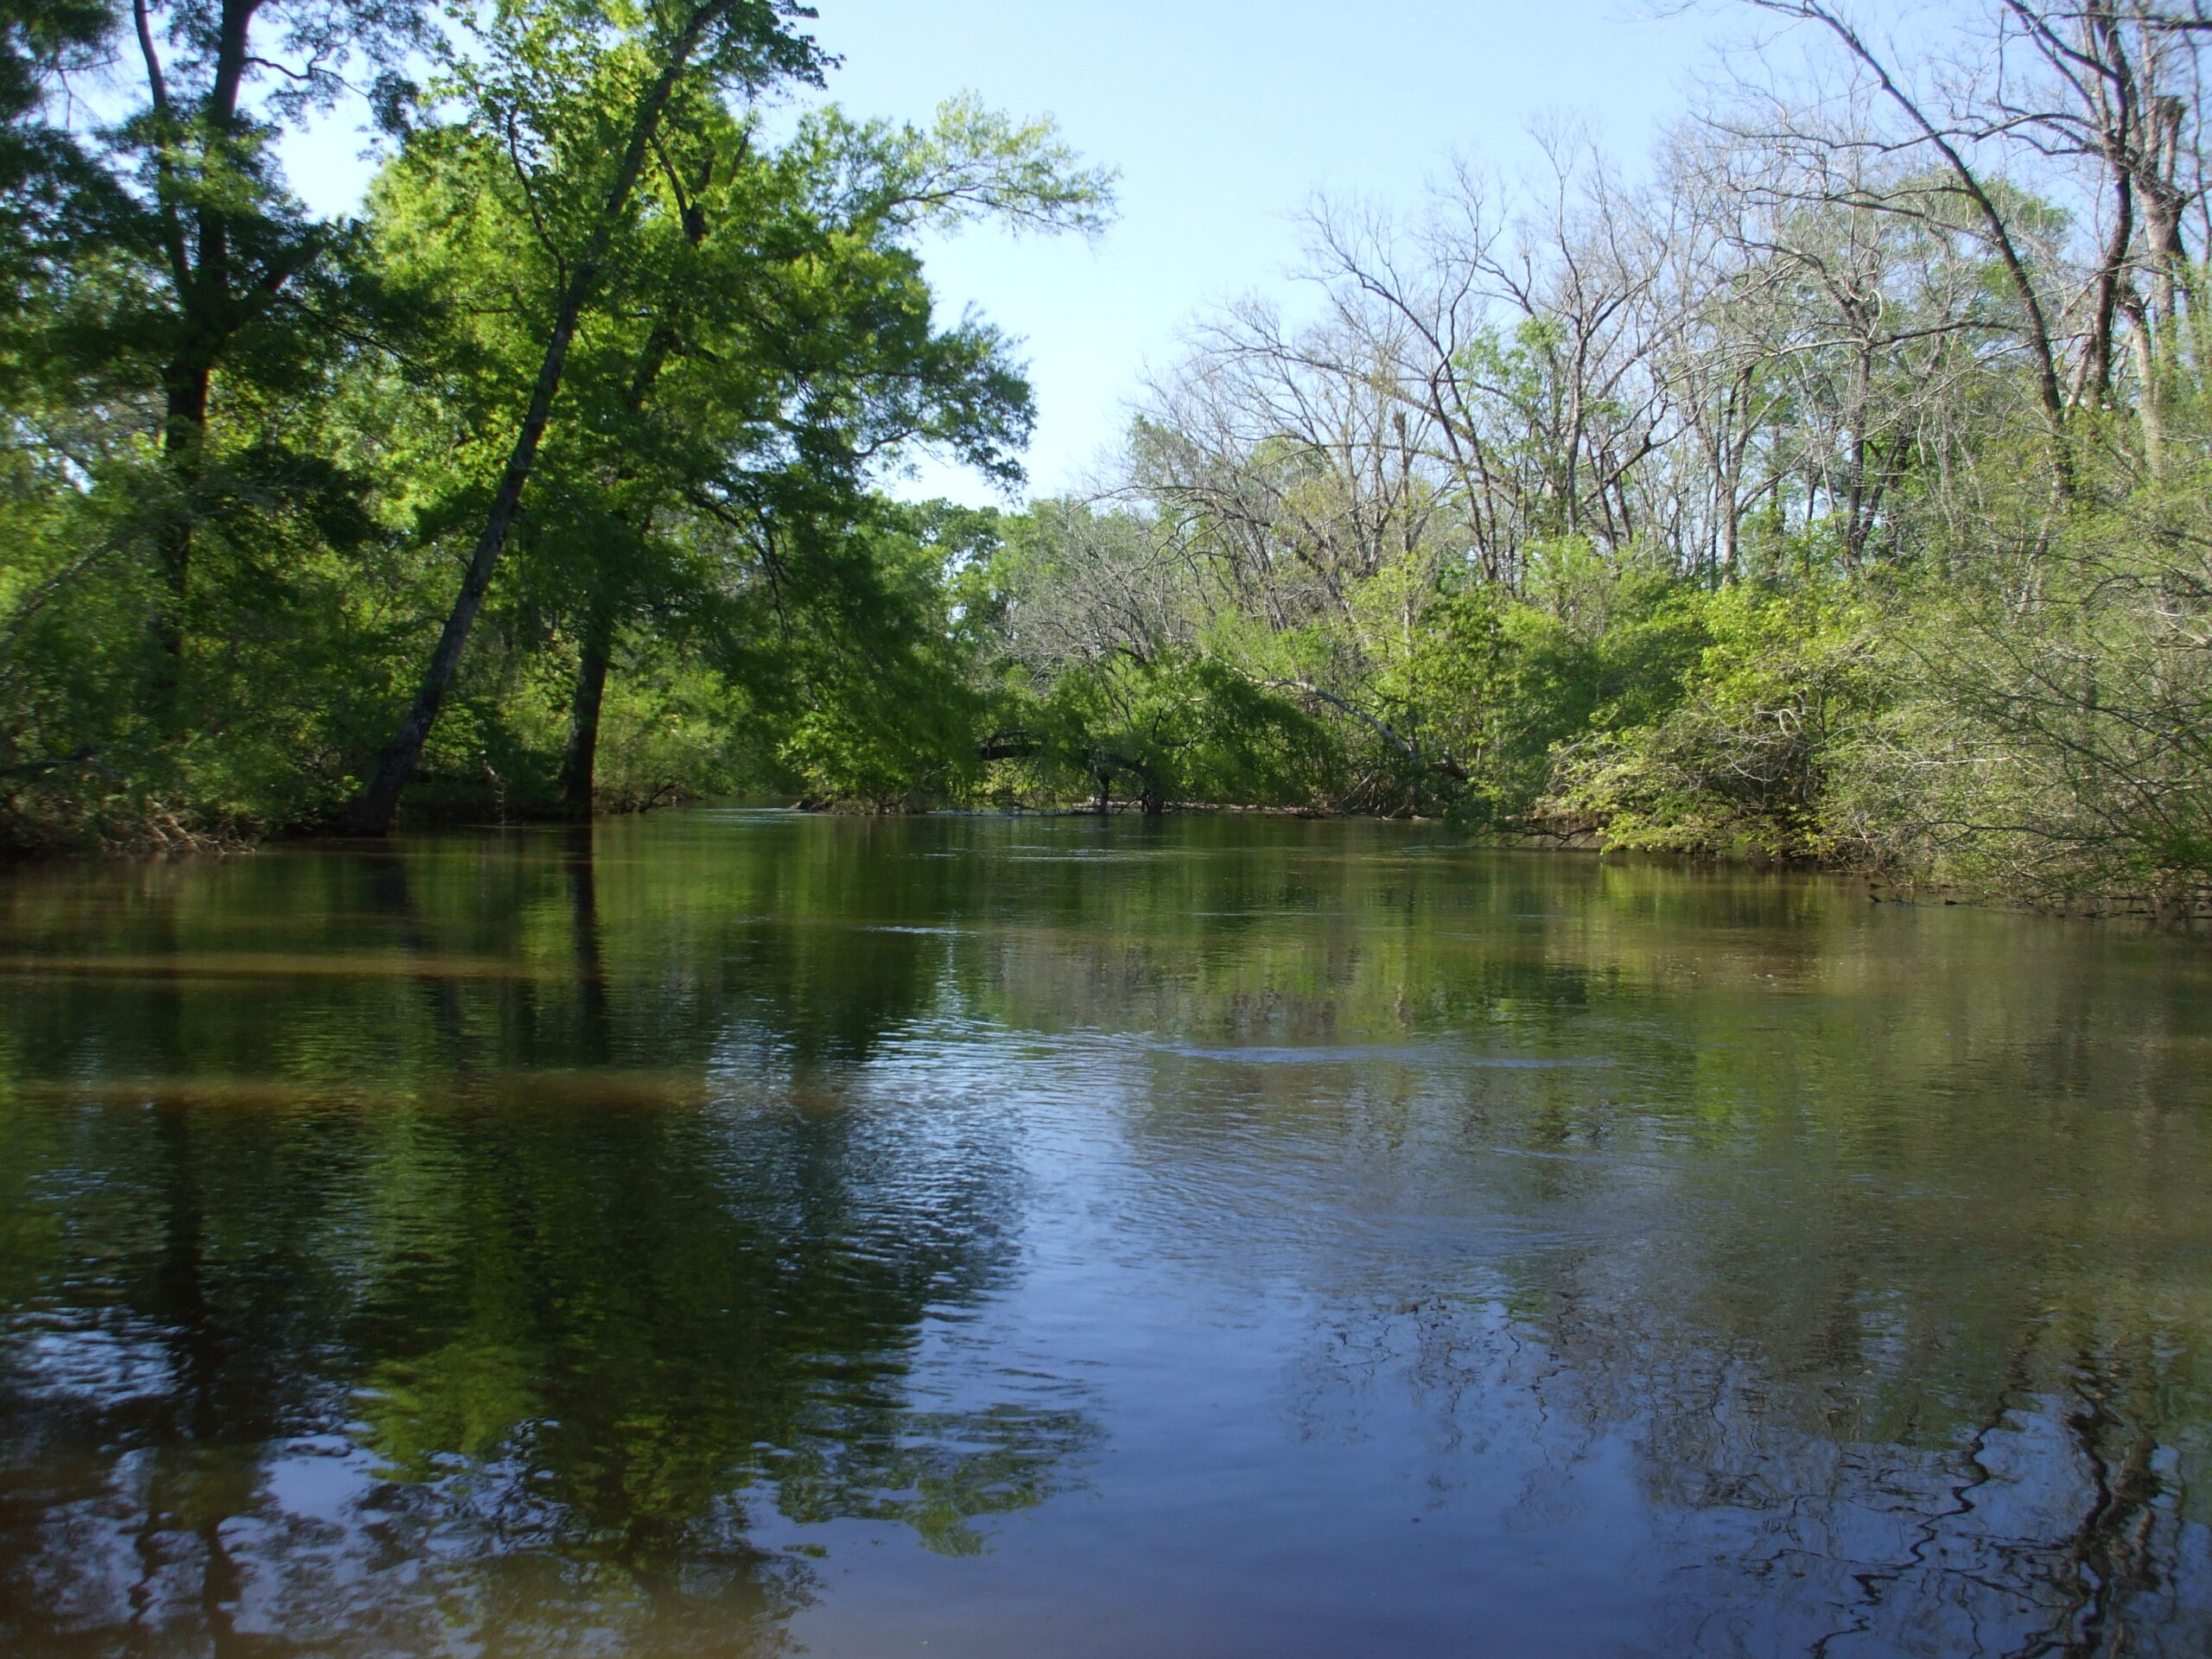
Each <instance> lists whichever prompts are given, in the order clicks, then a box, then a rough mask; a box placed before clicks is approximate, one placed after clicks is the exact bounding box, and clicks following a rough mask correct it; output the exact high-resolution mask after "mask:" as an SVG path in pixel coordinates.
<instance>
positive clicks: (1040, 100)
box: [293, 0, 1712, 502]
mask: <svg viewBox="0 0 2212 1659" xmlns="http://www.w3.org/2000/svg"><path fill="white" fill-rule="evenodd" d="M817 6H818V9H819V10H820V13H821V17H820V21H819V22H818V23H817V25H816V26H815V32H816V33H817V35H818V37H819V38H820V39H821V41H823V44H824V45H825V46H826V47H828V48H829V49H830V50H831V51H833V52H836V53H837V54H839V55H840V56H842V59H843V60H844V61H843V65H842V67H841V68H839V69H838V70H836V72H835V73H833V74H832V76H831V77H830V83H829V96H830V97H832V98H834V99H836V100H837V101H838V102H840V103H842V104H843V105H845V106H846V107H847V108H849V109H850V110H851V111H854V112H855V114H860V115H880V116H890V117H896V118H906V119H912V120H915V121H921V120H925V119H926V118H928V116H929V114H930V112H931V111H932V110H933V109H934V108H935V107H936V105H937V104H938V101H939V100H940V99H944V98H945V97H947V96H949V95H950V94H951V93H954V92H962V91H973V92H978V93H980V94H982V97H983V99H985V100H986V101H987V102H988V103H990V104H992V105H996V106H998V107H1000V108H1002V109H1005V110H1007V111H1009V112H1011V113H1014V114H1018V115H1031V114H1038V113H1050V114H1052V116H1054V117H1055V118H1058V121H1059V123H1060V125H1061V127H1062V129H1063V130H1064V131H1065V134H1066V136H1067V137H1068V138H1069V140H1070V141H1071V143H1074V144H1075V145H1076V146H1077V148H1078V149H1080V150H1081V151H1082V152H1083V153H1084V156H1085V157H1086V158H1089V159H1091V160H1095V161H1096V162H1103V163H1106V164H1109V165H1111V166H1114V167H1118V168H1120V169H1121V171H1122V183H1121V214H1120V219H1119V221H1118V222H1117V223H1116V225H1115V226H1113V227H1112V228H1111V229H1110V230H1109V231H1107V232H1105V233H1104V235H1103V236H1102V237H1101V238H1099V239H1098V240H1097V241H1096V244H1094V245H1085V244H1084V243H1083V242H1082V241H1081V240H1080V239H1066V240H1060V241H1052V240H1029V241H1016V240H1014V239H1013V238H1009V237H1007V236H1006V235H1003V234H1001V233H997V232H989V231H982V230H970V231H969V232H965V233H963V235H962V236H960V237H959V238H957V239H955V240H952V241H950V243H946V244H941V245H940V244H932V245H931V246H930V247H929V249H928V250H927V253H928V267H929V270H930V272H931V277H932V279H933V281H934V282H935V283H936V286H937V288H938V293H939V295H940V296H941V300H942V302H943V304H944V307H945V308H947V311H948V313H949V314H950V315H957V314H958V312H959V311H960V310H961V308H963V306H966V305H969V304H972V305H974V306H976V308H978V309H979V310H981V311H982V313H983V314H984V315H986V316H987V317H988V318H989V319H990V320H991V321H994V322H996V323H998V324H999V325H1000V326H1001V327H1004V328H1006V329H1007V330H1008V331H1009V332H1011V333H1012V334H1016V335H1018V336H1020V338H1021V340H1022V342H1023V343H1022V354H1023V355H1024V356H1025V357H1026V359H1027V361H1028V364H1029V368H1030V376H1031V379H1032V382H1033V385H1034V386H1035V388H1036V394H1037V402H1038V409H1039V425H1038V431H1037V438H1036V442H1035V444H1034V446H1033V448H1032V449H1031V451H1030V454H1029V458H1028V466H1029V473H1030V480H1031V486H1032V489H1033V491H1034V492H1035V493H1051V492H1052V491H1054V490H1058V489H1060V488H1063V487H1065V486H1068V485H1070V484H1071V482H1073V481H1075V480H1077V479H1078V478H1079V477H1080V475H1081V474H1082V473H1083V472H1084V468H1085V467H1086V466H1087V465H1088V464H1089V463H1090V461H1092V459H1093V458H1094V457H1095V456H1096V454H1098V453H1099V452H1100V451H1101V450H1102V449H1103V448H1106V447H1108V446H1110V445H1111V444H1112V443H1113V442H1114V441H1115V440H1116V438H1117V437H1118V435H1120V434H1121V432H1122V430H1123V429H1125V428H1126V425H1127V423H1128V402H1129V399H1130V398H1131V397H1132V396H1133V395H1134V394H1135V380H1136V376H1137V374H1138V372H1139V371H1140V370H1141V366H1142V365H1143V364H1144V362H1145V361H1146V359H1148V358H1149V359H1155V360H1157V359H1164V358H1166V357H1169V356H1171V355H1172V354H1173V349H1174V341H1175V338H1176V334H1177V331H1178V330H1179V328H1180V327H1182V326H1183V325H1184V324H1185V322H1186V321H1188V320H1189V319H1190V318H1191V317H1192V316H1193V315H1196V314H1198V312H1200V311H1202V310H1203V309H1204V308H1206V307H1207V306H1209V305H1211V304H1214V303H1217V302H1220V301H1222V300H1224V299H1225V298H1229V297H1231V296H1236V295H1239V294H1243V293H1250V292H1254V291H1261V292H1270V293H1282V292H1285V291H1286V285H1285V283H1284V281H1283V272H1284V271H1285V270H1286V268H1287V267H1288V266H1290V265H1291V264H1294V262H1295V260H1296V257H1297V253H1298V244H1299V232H1298V228H1297V226H1296V225H1295V224H1294V222H1293V220H1294V215H1295V214H1296V213H1297V211H1298V209H1299V207H1300V204H1301V203H1303V202H1304V201H1305V200H1306V199H1307V198H1308V197H1309V196H1310V195H1311V194H1313V192H1314V191H1316V190H1319V189H1325V190H1328V191H1330V192H1332V193H1359V194H1364V195H1368V196H1370V197H1374V198H1377V199H1380V200H1386V201H1407V202H1410V201H1412V200H1414V199H1415V198H1416V197H1417V196H1418V194H1419V193H1420V191H1421V185H1422V182H1423V181H1424V180H1425V179H1426V178H1427V176H1429V175H1431V174H1433V173H1434V172H1435V171H1437V170H1438V168H1439V167H1440V164H1441V163H1442V162H1444V161H1445V160H1446V158H1447V156H1449V155H1450V154H1451V153H1452V151H1454V150H1458V151H1461V152H1465V153H1467V154H1470V155H1471V156H1474V157H1476V158H1477V159H1478V160H1480V161H1483V162H1486V163H1490V164H1491V165H1495V166H1497V167H1500V168H1503V169H1505V170H1508V171H1510V170H1512V169H1514V168H1517V167H1519V166H1521V165H1522V164H1523V163H1524V162H1525V160H1526V158H1527V156H1528V154H1529V141H1528V139H1527V137H1526V129H1527V126H1528V124H1529V121H1530V120H1531V119H1533V118H1541V117H1546V116H1557V115H1565V116H1569V117H1573V118H1580V119H1582V120H1585V121H1586V122H1587V123H1589V124H1591V125H1592V127H1593V128H1594V129H1595V130H1597V131H1598V133H1599V135H1600V137H1602V138H1603V139H1604V141H1605V143H1606V144H1607V147H1608V148H1609V149H1611V150H1613V151H1614V152H1615V153H1616V154H1617V155H1618V156H1620V157H1621V158H1622V159H1623V160H1624V161H1627V162H1634V161H1636V160H1637V159H1640V157H1641V156H1642V155H1643V153H1644V152H1645V151H1646V150H1647V149H1648V148H1649V143H1650V140H1651V138H1652V137H1653V135H1654V134H1655V132H1656V129H1657V128H1658V126H1659V125H1660V124H1662V123H1663V122H1664V121H1666V120H1667V119H1669V118H1671V117H1672V116H1674V115H1675V114H1676V113H1678V112H1680V111H1681V110H1682V109H1683V108H1684V106H1685V105H1686V103H1687V102H1688V90H1687V87H1688V79H1689V77H1690V75H1691V74H1692V73H1694V71H1695V70H1696V69H1697V68H1699V67H1701V66H1703V65H1705V64H1707V62H1709V56H1708V50H1709V48H1708V47H1707V40H1708V38H1709V35H1710V32H1711V29H1712V25H1711V22H1710V21H1709V20H1701V19H1700V16H1697V15H1692V16H1678V17H1674V18H1664V17H1661V18H1656V19H1649V20H1646V19H1643V18H1639V17H1638V16H1637V7H1636V5H1635V0H1548V3H1533V4H1515V3H1510V0H1365V3H1358V4H1343V3H1338V4H1333V5H1324V4H1319V3H1316V0H1182V3H1172V0H1118V3H1112V4H1097V3H1089V4H1073V3H1066V0H931V3H926V4H924V3H917V0H817ZM1708 19H1709V15H1708ZM355 147H356V146H355V145H354V144H353V142H352V141H351V140H350V139H347V138H341V137H340V136H339V135H335V134H327V135H321V136H319V139H318V141H315V142H310V143H305V144H302V145H300V146H298V147H297V149H296V154H295V156H294V157H293V168H294V177H295V181H296V183H297V184H298V185H299V187H300V188H302V193H303V194H306V195H307V196H308V200H310V201H311V202H312V203H314V205H315V206H316V207H321V208H324V209H326V210H336V209H340V208H343V207H348V206H351V205H352V201H353V200H354V199H356V198H357V197H358V194H359V188H360V186H361V183H362V181H363V180H364V178H365V171H364V169H363V168H361V167H360V166H359V164H357V163H354V162H353V161H352V150H353V149H354V148H355ZM916 489H919V490H920V491H921V492H922V493H943V494H950V495H955V496H957V497H960V498H962V499H969V500H972V501H979V502H980V501H984V500H989V499H994V498H993V496H992V495H991V493H990V492H989V491H988V489H987V488H986V487H985V486H982V485H981V484H980V483H978V482H976V481H975V480H972V479H969V478H967V477H964V476H963V475H962V474H957V473H954V472H951V471H950V470H945V469H939V468H935V467H931V468H929V469H927V470H926V471H925V474H924V476H923V477H922V478H921V479H920V480H918V481H917V483H916V484H912V485H909V486H906V488H905V489H903V490H902V491H901V493H912V492H913V491H915V490H916Z"/></svg>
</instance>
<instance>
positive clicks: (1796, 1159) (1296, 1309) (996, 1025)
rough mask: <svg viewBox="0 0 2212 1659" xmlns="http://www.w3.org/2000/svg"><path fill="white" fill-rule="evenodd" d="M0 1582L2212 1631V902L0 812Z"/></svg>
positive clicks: (695, 1614) (1793, 1625) (1170, 1612)
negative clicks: (1922, 902) (187, 843)
mask: <svg viewBox="0 0 2212 1659" xmlns="http://www.w3.org/2000/svg"><path fill="white" fill-rule="evenodd" d="M0 986H4V992H3V993H0V1321H3V1323H0V1650H4V1651H6V1652H8V1653H11V1654H22V1655H26V1656H37V1659H44V1656H105V1655H125V1654H128V1655H224V1656H232V1655H236V1656H257V1659H259V1656H270V1659H277V1656H290V1655H295V1654H300V1655H305V1654H315V1655H330V1656H339V1659H351V1656H370V1655H378V1656H383V1655H447V1654H451V1655H484V1656H522V1655H546V1656H569V1655H576V1656H584V1655H609V1656H613V1655H622V1656H628V1655H637V1656H645V1659H662V1656H671V1659H672V1656H676V1655H685V1656H693V1655H699V1656H732V1659H735V1656H752V1655H772V1654H783V1653H798V1652H805V1653H810V1654H815V1655H821V1656H833V1659H876V1656H887V1655H899V1654H924V1653H927V1654H932V1655H935V1654H945V1655H963V1656H982V1659H992V1656H1035V1655H1051V1656H1072V1659H1085V1656H1126V1655H1144V1656H1192V1659H1201V1656H1203V1659H1217V1656H1248V1655H1249V1656H1263V1655H1264V1656H1269V1659H1275V1656H1306V1655H1312V1656H1341V1655H1351V1654H1358V1655H1362V1656H1423V1659H1427V1656H1439V1655H1458V1654H1470V1655H1485V1654H1494V1655H1498V1656H1515V1659H1522V1656H1538V1655H1541V1656H1577V1655H1605V1656H1629V1655H1651V1656H1669V1659H1679V1656H1689V1655H1696V1656H1707V1655H1745V1656H1760V1659H1766V1656H1779V1655H1796V1654H1819V1655H1827V1656H1835V1659H1846V1656H1874V1655H1891V1654H1929V1655H1939V1654H1940V1655H1954V1654H1991V1655H2015V1656H2023V1659H2025V1656H2037V1655H2055V1654H2099V1655H2114V1656H2117V1655H2122V1654H2125V1655H2130V1656H2135V1655H2186V1656H2190V1659H2202V1656H2203V1655H2205V1654H2206V1653H2207V1652H2209V1651H2212V1456H2209V1455H2208V1453H2212V995H2208V993H2212V948H2208V946H2207V945H2206V944H2205V943H2204V942H2203V941H2202V940H2197V941H2194V942H2192V941H2190V940H2187V939H2178V938H2160V937H2155V936H2151V935H2147V934H2143V933H2133V932H2128V931H2121V930H2120V929H2118V928H2113V927H2099V926H2094V925H2082V924H2076V923H2065V922H2058V921H2051V920H2044V919H2037V918H2026V917H2018V916H2010V915H2003V914H1995V913H1990V912H1979V911H1973V910H1967V909H1946V908H1942V907H1936V908H1903V907H1897V906H1874V905H1870V904H1869V903H1868V902H1867V901H1866V896H1865V893H1864V892H1863V891H1862V890H1861V889H1859V888H1857V887H1852V886H1849V885H1847V884H1843V883H1834V882H1826V881H1821V880H1808V879H1803V878H1796V877H1785V876H1778V875H1759V874H1743V873H1736V874H1697V873H1684V872H1681V871H1674V870H1666V869H1660V868H1637V867H1617V866H1611V865H1605V866H1601V865H1600V864H1599V863H1598V862H1597V861H1594V860H1589V859H1585V858H1576V857H1570V856H1559V857H1549V856H1540V855H1518V854H1501V853H1486V852H1481V851H1475V850H1470V849H1465V848H1460V847H1457V846H1454V845H1452V844H1449V843H1447V842H1445V841H1443V840H1442V839H1441V838H1440V837H1439V836H1437V835H1436V834H1434V833H1433V832H1432V831H1427V830H1424V829H1421V828H1420V827H1418V826H1405V825H1393V824H1361V823H1352V824H1343V823H1295V822H1286V821H1276V820H1268V821H1258V820H1224V819H1203V820H1179V821H1170V822H1167V823H1150V824H1147V823H1134V822H1117V823H1111V824H1101V823H1096V822H1090V821H1081V820H1051V821H1041V822H1039V821H1014V820H988V819H932V820H921V821H913V822H903V823H902V822H892V823H870V822H861V821H851V820H829V819H806V818H798V817H790V816H785V815H780V814H765V813H743V812H724V811H696V812H690V813H685V814H681V815H669V816H664V817H656V818H652V819H649V820H646V821H643V822H627V823H613V824H607V825H602V826H601V827H600V828H599V829H597V830H596V831H593V832H582V833H580V834H579V833H573V832H562V831H548V832H531V833H523V834H512V835H506V836H473V837H472V836H454V837H447V838H435V839H422V840H414V841H408V842H399V843H397V844H395V846H394V847H393V848H391V849H389V850H386V851H382V852H358V853H356V852H346V851H333V850H277V851H272V852H268V853H264V854H263V855H258V856H256V857H252V858H247V859H240V860H234V861H225V862H200V863H192V864H184V865H175V866H168V867H145V866H110V867H101V868H73V869H61V870H56V869H44V870H36V871H31V872H27V873H19V874H14V875H11V876H9V877H7V878H5V879H4V880H0Z"/></svg>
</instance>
